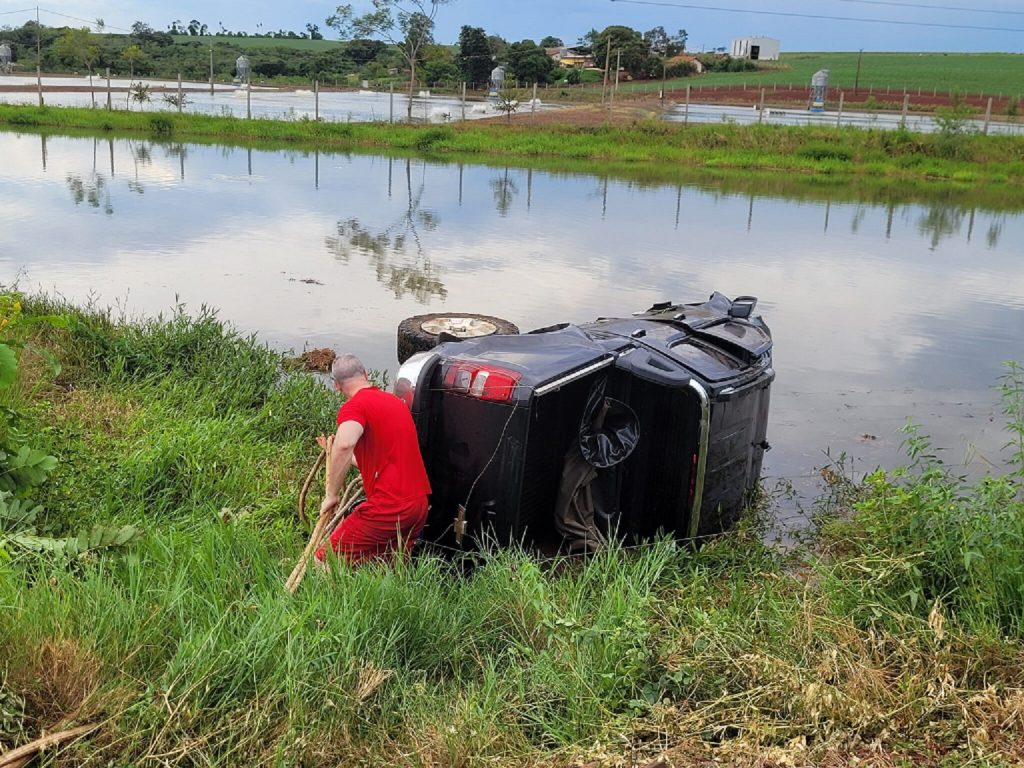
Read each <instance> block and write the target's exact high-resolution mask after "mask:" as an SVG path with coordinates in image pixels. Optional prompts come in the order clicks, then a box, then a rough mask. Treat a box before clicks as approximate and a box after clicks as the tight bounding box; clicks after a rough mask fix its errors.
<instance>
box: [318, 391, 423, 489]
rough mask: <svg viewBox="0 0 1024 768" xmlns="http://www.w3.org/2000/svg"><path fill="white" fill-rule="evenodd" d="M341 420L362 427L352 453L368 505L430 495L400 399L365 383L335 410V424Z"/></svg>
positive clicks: (412, 430)
mask: <svg viewBox="0 0 1024 768" xmlns="http://www.w3.org/2000/svg"><path fill="white" fill-rule="evenodd" d="M345 421H354V422H357V423H358V424H361V425H362V427H363V436H362V437H360V438H359V442H357V443H356V448H355V454H356V462H357V463H358V464H359V473H360V474H361V475H362V477H363V488H364V489H365V490H366V500H367V502H369V506H371V507H376V508H378V509H388V508H393V507H400V506H403V505H405V504H407V503H408V502H410V501H413V500H417V499H422V498H424V497H426V496H427V495H428V494H429V493H430V481H429V480H428V479H427V470H426V468H425V467H424V466H423V457H422V456H421V455H420V446H419V440H418V439H417V437H416V425H415V424H414V423H413V420H412V414H411V413H409V407H408V406H407V405H406V404H405V403H403V402H402V401H401V400H399V399H398V398H397V397H395V396H394V395H392V394H389V393H388V392H381V391H380V390H379V389H377V388H376V387H366V388H365V389H361V390H359V391H358V392H356V393H355V395H353V396H352V397H351V398H350V399H349V400H348V401H347V402H346V403H345V404H344V405H342V406H341V408H339V409H338V423H339V424H341V423H342V422H345Z"/></svg>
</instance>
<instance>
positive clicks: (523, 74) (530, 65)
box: [508, 40, 555, 83]
mask: <svg viewBox="0 0 1024 768" xmlns="http://www.w3.org/2000/svg"><path fill="white" fill-rule="evenodd" d="M554 66H555V63H554V62H553V61H552V60H551V57H550V56H548V55H547V53H545V51H544V49H543V48H541V47H540V46H539V45H537V44H536V43H535V42H533V40H521V41H519V42H518V43H512V45H510V46H509V47H508V68H509V74H511V75H512V77H514V78H515V79H516V80H519V81H523V82H526V83H546V82H547V81H548V77H549V75H550V74H551V70H552V69H554Z"/></svg>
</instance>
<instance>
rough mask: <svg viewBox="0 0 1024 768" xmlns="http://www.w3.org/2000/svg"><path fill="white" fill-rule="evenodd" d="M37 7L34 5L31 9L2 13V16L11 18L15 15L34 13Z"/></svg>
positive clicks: (0, 12)
mask: <svg viewBox="0 0 1024 768" xmlns="http://www.w3.org/2000/svg"><path fill="white" fill-rule="evenodd" d="M35 9H36V7H35V6H34V5H33V6H32V7H31V8H22V9H21V10H20V11H0V16H10V15H12V14H15V13H28V12H29V11H34V10H35Z"/></svg>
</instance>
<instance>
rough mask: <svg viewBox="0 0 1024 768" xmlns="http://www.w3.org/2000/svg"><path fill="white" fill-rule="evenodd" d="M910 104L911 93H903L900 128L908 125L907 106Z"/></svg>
mask: <svg viewBox="0 0 1024 768" xmlns="http://www.w3.org/2000/svg"><path fill="white" fill-rule="evenodd" d="M909 106H910V94H909V93H904V94H903V114H902V115H901V116H900V128H906V127H907V108H908V107H909Z"/></svg>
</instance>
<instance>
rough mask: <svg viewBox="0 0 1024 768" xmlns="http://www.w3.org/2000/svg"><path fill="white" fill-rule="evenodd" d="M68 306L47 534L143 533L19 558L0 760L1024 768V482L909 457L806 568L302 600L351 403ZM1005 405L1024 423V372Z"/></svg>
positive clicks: (402, 587)
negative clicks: (46, 735) (319, 509)
mask: <svg viewBox="0 0 1024 768" xmlns="http://www.w3.org/2000/svg"><path fill="white" fill-rule="evenodd" d="M28 304H29V306H28V311H30V312H39V313H42V312H51V311H53V309H54V307H52V306H51V305H49V304H48V303H47V302H42V301H39V300H36V301H35V302H34V303H33V302H29V303H28ZM60 309H61V310H62V311H63V312H64V313H65V314H68V315H70V316H71V317H72V318H73V322H71V323H70V327H69V328H65V329H45V330H43V331H41V332H40V333H41V334H42V335H41V336H40V338H37V339H35V341H36V342H38V343H39V344H46V345H47V346H48V347H49V348H51V349H53V350H54V351H55V352H57V353H58V355H59V356H61V357H62V359H63V360H64V361H65V366H64V370H63V372H62V373H61V375H60V377H58V378H57V379H53V377H52V373H47V372H46V371H45V370H42V369H36V370H25V371H22V372H21V375H22V376H23V377H28V378H30V379H32V381H31V382H30V383H31V386H23V387H21V388H20V389H18V390H17V391H18V392H20V393H22V394H21V395H20V397H23V398H24V399H25V401H26V402H25V403H23V404H24V405H30V406H31V407H32V408H33V409H34V413H35V414H36V415H37V417H38V419H39V421H40V424H43V423H45V424H47V425H48V426H47V427H46V436H47V439H48V440H49V441H50V444H51V447H52V450H53V451H54V452H55V453H56V455H58V456H59V458H60V459H61V465H60V466H59V467H58V469H57V471H56V472H55V475H54V479H53V480H52V481H51V482H52V486H53V487H52V488H51V491H50V493H49V495H48V496H47V498H46V500H45V501H46V504H47V506H48V512H49V515H50V517H51V519H52V524H53V525H54V526H57V527H59V526H60V525H62V524H67V525H71V524H72V522H71V521H73V520H78V521H82V520H87V519H91V520H109V519H111V518H123V517H128V518H131V519H132V520H141V521H142V522H143V527H144V528H145V535H144V536H143V537H142V539H141V540H139V541H138V542H136V543H134V544H133V545H132V546H131V547H130V549H129V550H128V551H127V552H125V553H121V554H104V555H96V554H90V555H87V556H82V557H74V558H69V557H57V556H50V555H47V556H43V555H36V554H33V555H22V556H19V557H17V558H16V559H14V560H13V561H6V562H3V561H0V614H2V616H3V621H0V744H2V745H4V746H10V745H12V744H15V743H22V742H24V741H26V740H28V739H30V738H32V737H33V736H35V735H38V734H39V733H40V732H41V731H43V730H53V729H56V728H60V727H64V726H67V725H71V724H77V723H91V722H99V723H101V724H102V726H101V728H100V729H99V730H97V731H95V732H94V733H93V734H92V735H91V736H90V737H89V738H87V739H84V740H81V741H79V742H77V743H75V744H73V745H70V746H68V747H66V748H64V749H63V750H62V751H61V752H59V753H58V754H56V755H55V756H53V757H51V758H48V759H49V760H50V763H49V764H52V765H82V764H86V765H92V764H96V765H145V764H150V763H152V764H158V765H181V766H185V765H207V766H234V765H239V764H247V763H248V764H258V765H304V766H320V765H323V766H327V765H332V766H333V765H382V764H387V765H464V766H473V765H495V766H522V765H537V766H540V765H544V766H550V765H571V764H575V765H578V764H580V763H585V764H595V765H623V764H641V765H642V764H644V763H645V762H646V761H649V760H652V759H654V758H655V757H656V756H659V755H661V756H667V757H669V758H672V759H674V760H675V761H676V763H677V764H690V763H697V762H702V761H714V762H718V763H724V764H734V765H750V764H755V763H758V764H763V765H768V764H778V765H816V764H820V765H833V764H839V763H844V762H850V761H852V760H853V759H857V760H858V761H861V762H863V763H864V764H867V765H872V764H874V765H893V764H901V763H902V764H908V765H909V764H914V765H921V764H932V765H939V764H943V765H958V764H963V763H966V762H970V761H973V762H975V763H977V764H979V765H980V764H985V765H1011V764H1019V762H1020V761H1021V759H1024V750H1022V746H1021V745H1022V742H1021V739H1020V734H1021V733H1022V732H1024V730H1022V729H1024V694H1022V693H1021V691H1022V688H1024V650H1022V645H1021V640H1022V636H1024V633H1022V629H1024V628H1022V626H1021V623H1020V620H1019V617H1020V616H1021V615H1022V612H1024V591H1022V590H1021V584H1022V582H1024V575H1022V574H1024V548H1022V546H1021V542H1020V536H1021V524H1020V520H1021V519H1024V508H1022V506H1024V502H1022V499H1021V496H1020V484H1019V474H1020V473H1019V472H1018V471H1017V470H1018V469H1020V470H1024V465H1021V466H1018V465H1019V464H1020V457H1019V456H1017V457H1016V458H1013V457H1012V456H1011V458H1013V460H1014V461H1015V462H1017V463H1015V464H1013V465H1012V466H1011V468H1010V470H1009V471H1008V473H1007V474H1005V475H1003V476H1000V477H993V478H989V479H986V480H984V481H983V482H981V483H980V484H978V485H973V486H972V485H967V484H966V483H964V482H962V481H961V480H959V479H958V478H956V477H953V476H951V475H949V474H948V473H946V472H945V471H943V470H942V469H941V467H938V466H937V465H936V464H935V463H934V461H933V460H932V459H930V458H929V454H930V451H929V449H928V446H927V444H926V443H925V442H924V441H922V440H921V439H920V438H919V437H917V436H915V435H913V434H912V435H911V438H912V442H911V449H912V458H913V459H915V460H916V461H917V463H916V464H913V463H912V465H911V466H910V467H908V468H907V469H905V470H901V471H898V472H890V473H886V474H881V473H880V474H877V475H875V476H873V477H872V478H871V479H870V480H869V482H868V483H866V484H865V485H853V484H850V483H841V484H840V485H838V486H836V487H835V488H833V491H838V493H836V495H835V499H834V500H835V501H836V503H835V504H833V505H832V506H831V508H832V509H834V510H838V511H836V512H835V513H834V514H833V516H832V517H831V518H830V520H829V521H828V522H827V523H826V524H825V525H824V527H823V529H822V533H821V535H820V537H818V538H816V539H815V540H813V542H812V546H809V547H808V548H802V549H797V550H794V551H791V552H788V553H785V554H783V553H779V552H777V551H774V550H772V549H770V548H768V547H766V546H765V545H764V544H763V543H762V542H761V539H760V537H759V536H758V532H757V530H756V527H754V526H753V524H752V522H750V521H747V522H745V523H744V524H743V525H742V526H741V527H740V528H739V529H738V530H737V531H736V532H734V533H733V534H730V535H728V536H725V537H722V538H720V539H717V540H714V541H710V542H707V543H705V545H704V546H702V547H701V548H699V549H697V550H695V551H694V550H692V549H690V548H686V547H681V546H677V545H676V544H675V543H674V542H670V541H658V542H653V543H651V544H649V545H648V546H645V547H641V548H638V549H624V548H611V549H609V550H607V551H605V552H602V553H600V554H599V555H597V556H594V557H591V558H589V559H583V560H580V559H557V560H553V561H552V560H548V561H538V560H537V559H535V558H534V557H533V556H531V555H530V554H528V553H526V552H523V551H519V550H504V551H495V552H485V553H483V554H481V556H480V558H479V562H478V565H477V567H476V568H475V570H474V571H473V573H472V575H471V576H466V575H464V574H463V571H462V569H461V568H460V567H458V565H457V563H454V562H451V561H449V560H448V559H446V558H444V557H442V556H436V555H432V554H428V553H426V552H423V553H421V554H419V555H418V556H417V557H415V558H414V559H413V561H412V562H410V563H407V564H399V565H398V566H397V567H395V568H393V569H386V568H364V569H361V570H358V571H351V570H349V569H347V568H345V567H337V568H335V569H334V570H332V571H330V572H328V573H326V574H324V575H319V574H311V575H310V576H308V577H307V579H306V580H305V581H304V582H303V584H302V587H301V589H300V590H299V592H298V594H297V595H295V596H291V595H288V594H287V593H286V592H285V591H284V588H283V583H284V579H285V576H286V575H287V573H288V572H289V570H290V568H291V565H292V563H293V562H294V558H295V557H296V556H297V555H298V553H299V551H300V549H301V546H302V543H303V534H304V531H303V530H302V527H301V526H300V525H299V524H298V523H297V521H296V519H295V513H294V507H293V505H294V499H295V489H296V488H297V486H298V483H299V482H300V480H301V476H302V471H303V470H304V469H305V467H306V465H307V463H308V462H309V461H310V460H311V458H312V436H313V435H315V434H316V433H317V432H319V431H321V430H322V429H323V428H324V426H326V425H329V424H330V421H331V419H330V417H331V411H332V409H333V408H334V407H335V405H336V402H335V400H334V399H333V396H332V395H331V394H330V393H328V392H327V391H326V390H325V389H324V388H322V387H321V386H320V385H319V384H317V383H316V382H312V381H310V380H309V379H307V378H305V377H302V376H299V375H294V374H286V373H284V372H283V371H282V369H281V366H280V359H279V358H278V357H277V356H276V355H274V354H272V353H270V352H268V351H267V350H266V349H265V348H264V347H262V346H261V345H260V344H259V343H258V342H257V341H256V340H254V339H251V338H247V337H240V336H238V335H236V334H235V333H233V332H232V331H231V329H230V328H226V327H225V326H224V325H223V324H222V323H221V322H220V321H219V320H217V318H216V315H215V314H214V313H212V312H209V311H201V312H199V313H198V314H196V315H194V316H190V315H188V314H186V313H184V312H183V311H177V312H175V313H173V314H172V315H170V316H168V317H166V318H163V319H157V320H151V321H143V322H135V323H125V322H115V321H114V320H113V319H112V318H111V317H110V316H109V315H107V314H104V313H96V312H89V311H80V310H75V309H73V308H68V307H60ZM1006 385H1007V386H1006V387H1005V389H1006V397H1007V407H1008V409H1009V411H1008V412H1009V413H1011V414H1014V413H1016V414H1019V413H1021V412H1024V411H1022V410H1021V409H1022V408H1024V406H1022V405H1021V403H1022V402H1024V387H1022V386H1021V382H1020V377H1019V372H1018V373H1016V374H1014V373H1013V372H1011V377H1010V378H1009V379H1008V380H1007V382H1006ZM1011 421H1012V422H1013V424H1014V425H1016V427H1015V429H1018V430H1021V431H1017V432H1014V433H1013V435H1012V436H1014V439H1015V440H1017V438H1020V436H1021V434H1022V433H1024V425H1021V424H1020V423H1019V421H1020V420H1019V418H1011ZM1019 444H1020V440H1017V442H1016V443H1015V445H1019ZM1013 452H1014V449H1013V448H1011V453H1013Z"/></svg>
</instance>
